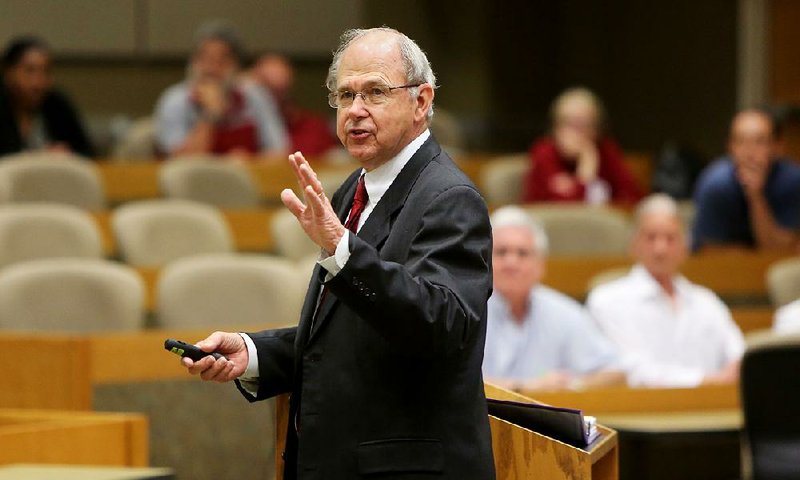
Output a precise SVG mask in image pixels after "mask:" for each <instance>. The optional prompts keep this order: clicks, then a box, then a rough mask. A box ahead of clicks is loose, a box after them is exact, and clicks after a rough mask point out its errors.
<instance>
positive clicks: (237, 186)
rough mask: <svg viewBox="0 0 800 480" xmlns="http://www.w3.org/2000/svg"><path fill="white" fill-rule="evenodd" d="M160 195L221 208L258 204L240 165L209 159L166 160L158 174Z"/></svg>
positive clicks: (254, 187) (251, 182) (250, 180)
mask: <svg viewBox="0 0 800 480" xmlns="http://www.w3.org/2000/svg"><path fill="white" fill-rule="evenodd" d="M159 183H160V185H161V191H162V192H163V194H164V196H166V197H169V198H180V199H185V200H193V201H196V202H203V203H208V204H211V205H214V206H217V207H222V208H253V207H257V206H259V204H260V203H261V199H260V195H259V191H258V186H257V185H256V182H255V180H254V179H253V178H252V177H251V176H250V172H248V170H247V169H246V168H245V167H244V166H242V165H235V164H232V163H228V162H225V161H222V160H220V159H215V158H213V157H197V158H191V157H183V158H175V159H171V160H168V161H167V162H166V163H165V164H164V165H163V166H162V167H161V169H160V171H159Z"/></svg>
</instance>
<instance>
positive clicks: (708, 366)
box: [587, 194, 744, 387]
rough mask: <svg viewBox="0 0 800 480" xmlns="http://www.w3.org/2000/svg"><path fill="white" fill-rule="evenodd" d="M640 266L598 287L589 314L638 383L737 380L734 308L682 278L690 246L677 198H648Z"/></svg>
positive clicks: (740, 348) (642, 210)
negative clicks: (732, 315) (681, 273)
mask: <svg viewBox="0 0 800 480" xmlns="http://www.w3.org/2000/svg"><path fill="white" fill-rule="evenodd" d="M631 252H632V254H633V257H634V258H635V259H636V262H637V263H636V265H635V266H634V267H633V268H632V269H631V271H630V273H629V274H628V275H626V276H625V277H622V278H620V279H617V280H614V281H611V282H608V283H605V284H602V285H599V286H598V287H596V288H595V289H594V290H593V291H592V292H591V293H590V294H589V298H588V300H587V306H588V308H589V312H590V313H591V314H592V316H593V317H594V318H595V320H596V321H597V322H598V324H599V325H600V328H601V330H603V331H604V332H605V333H606V335H608V337H609V338H611V340H612V341H613V342H614V343H615V344H616V345H617V347H618V348H619V349H620V351H621V353H622V355H623V357H624V359H625V365H626V369H627V371H628V383H629V384H631V385H632V386H650V387H693V386H697V385H701V384H721V383H733V382H736V381H737V380H738V378H739V361H740V359H741V356H742V353H743V352H744V339H743V337H742V333H741V331H740V330H739V328H738V327H737V326H736V324H735V323H734V322H733V319H732V318H731V314H730V311H729V310H728V308H727V307H726V306H725V305H724V304H723V303H722V301H721V300H720V299H719V298H718V297H717V296H716V295H715V294H714V293H713V292H711V291H710V290H708V289H706V288H704V287H701V286H699V285H695V284H693V283H691V282H690V281H688V280H687V279H686V278H684V277H683V276H681V275H680V274H679V273H678V269H679V268H680V266H681V264H682V263H683V261H684V260H685V259H686V256H687V252H688V242H687V239H686V235H685V232H684V226H683V225H682V224H681V221H680V217H679V216H678V207H677V205H676V204H675V201H674V200H672V199H671V198H670V197H668V196H666V195H664V194H655V195H651V196H650V197H648V198H646V199H645V200H643V201H642V203H641V204H640V205H639V207H638V209H637V212H636V231H635V234H634V238H633V241H632V243H631Z"/></svg>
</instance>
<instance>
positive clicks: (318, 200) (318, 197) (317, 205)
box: [305, 185, 327, 218]
mask: <svg viewBox="0 0 800 480" xmlns="http://www.w3.org/2000/svg"><path fill="white" fill-rule="evenodd" d="M305 194H306V199H307V200H308V206H309V207H311V211H312V212H314V216H315V217H317V218H321V217H322V216H323V215H325V206H326V205H325V202H327V199H326V198H325V194H324V193H322V194H319V193H317V192H315V191H314V189H313V188H311V185H309V186H307V187H306V191H305Z"/></svg>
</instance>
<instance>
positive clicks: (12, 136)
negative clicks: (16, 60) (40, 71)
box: [0, 79, 94, 157]
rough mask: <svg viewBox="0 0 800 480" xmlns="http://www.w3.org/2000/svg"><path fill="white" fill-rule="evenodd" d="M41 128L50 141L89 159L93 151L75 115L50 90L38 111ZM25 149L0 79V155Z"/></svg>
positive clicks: (66, 104) (53, 91)
mask: <svg viewBox="0 0 800 480" xmlns="http://www.w3.org/2000/svg"><path fill="white" fill-rule="evenodd" d="M40 114H41V115H42V120H43V121H44V128H45V130H46V131H47V135H48V136H49V137H50V140H51V141H52V142H63V143H66V144H67V145H69V148H70V150H72V151H73V152H75V153H77V154H79V155H84V156H87V157H91V156H92V155H94V149H93V148H92V144H91V142H90V141H89V138H88V136H87V135H86V131H85V130H84V129H83V125H82V124H81V121H80V118H79V117H78V112H77V111H76V110H75V108H74V107H73V106H72V104H71V103H70V101H69V100H68V99H67V97H66V96H65V95H63V94H62V93H60V92H59V91H57V90H52V91H50V92H49V93H48V94H47V96H45V98H44V102H43V103H42V107H41V109H40ZM24 149H25V145H24V142H23V141H22V137H20V133H19V127H18V125H17V119H16V117H15V116H14V107H13V104H12V99H11V92H9V90H8V88H7V87H6V85H5V83H4V82H3V81H2V79H0V155H6V154H10V153H17V152H20V151H22V150H24Z"/></svg>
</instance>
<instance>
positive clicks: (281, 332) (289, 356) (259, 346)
mask: <svg viewBox="0 0 800 480" xmlns="http://www.w3.org/2000/svg"><path fill="white" fill-rule="evenodd" d="M296 334H297V327H291V328H279V329H274V330H264V331H261V332H257V333H248V334H247V335H248V336H249V337H250V338H251V339H252V340H253V343H254V344H255V346H256V350H257V351H258V394H257V395H256V396H253V395H252V394H251V393H250V392H248V391H247V389H245V388H244V387H243V386H242V384H241V382H239V381H238V380H237V381H236V387H237V388H238V389H239V391H240V392H241V393H242V395H244V397H245V398H246V399H248V400H249V401H251V402H255V401H257V400H265V399H267V398H272V397H274V396H276V395H280V394H282V393H288V392H289V391H291V389H292V382H293V379H294V339H295V336H296Z"/></svg>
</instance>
